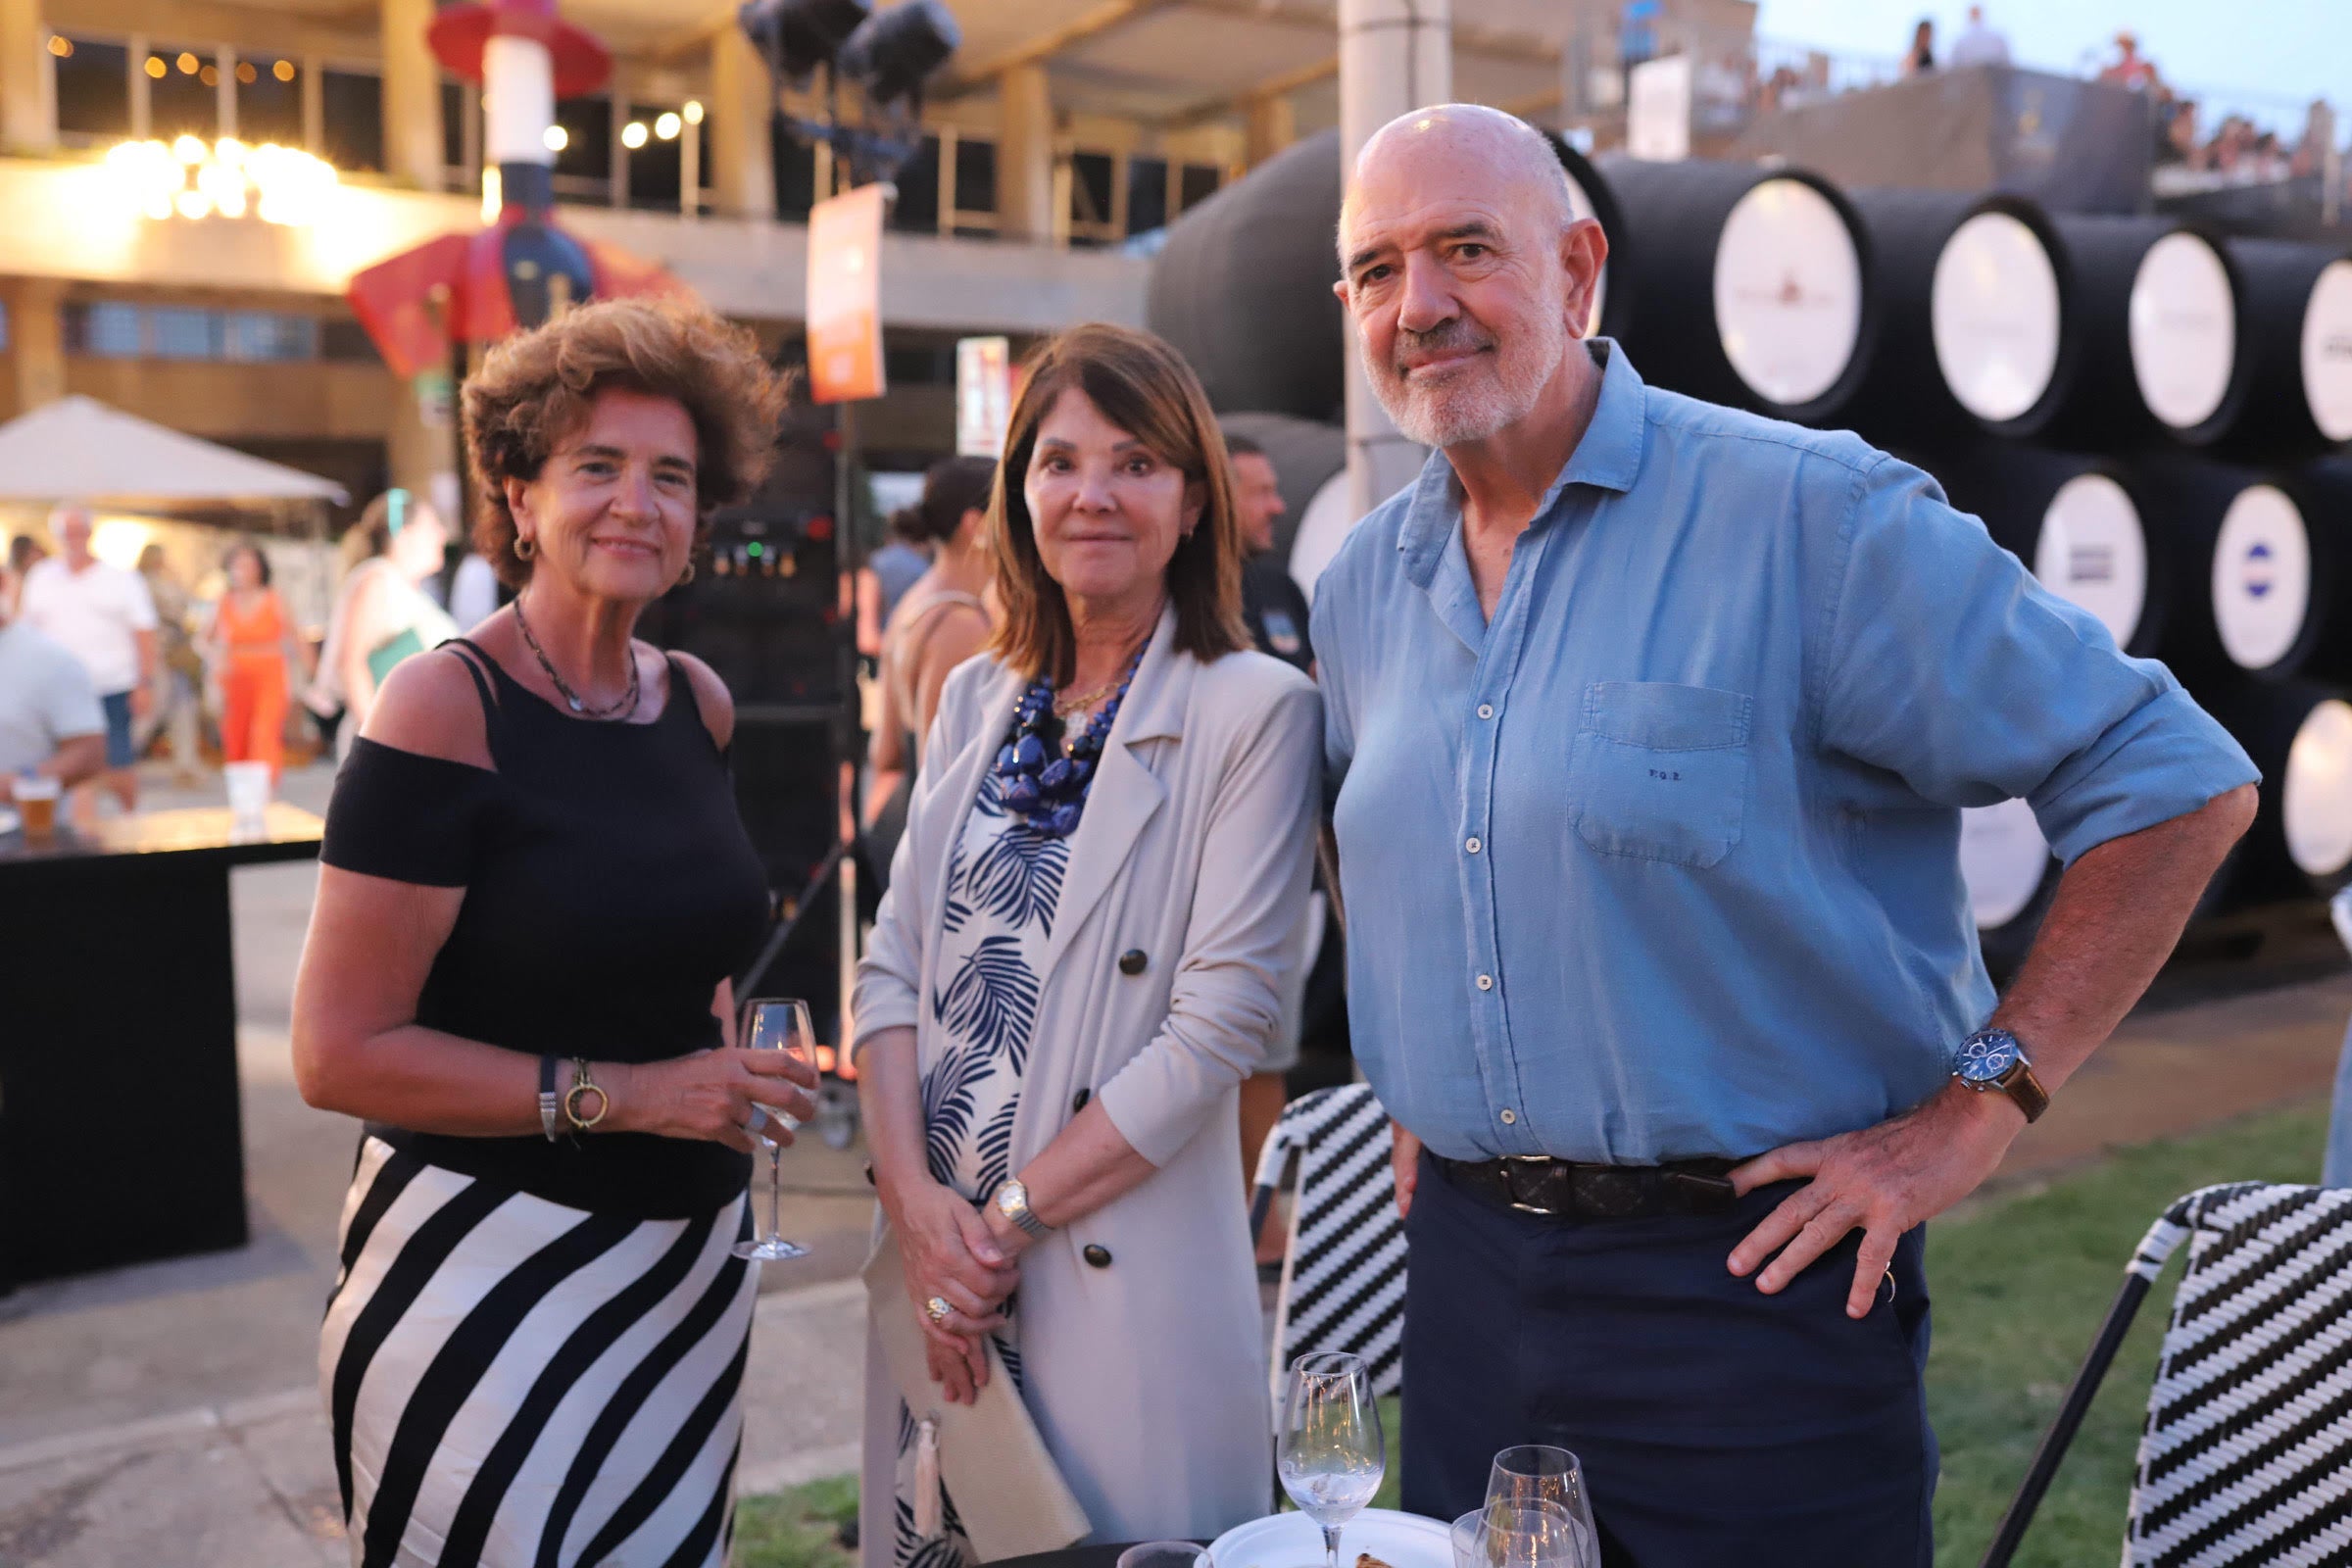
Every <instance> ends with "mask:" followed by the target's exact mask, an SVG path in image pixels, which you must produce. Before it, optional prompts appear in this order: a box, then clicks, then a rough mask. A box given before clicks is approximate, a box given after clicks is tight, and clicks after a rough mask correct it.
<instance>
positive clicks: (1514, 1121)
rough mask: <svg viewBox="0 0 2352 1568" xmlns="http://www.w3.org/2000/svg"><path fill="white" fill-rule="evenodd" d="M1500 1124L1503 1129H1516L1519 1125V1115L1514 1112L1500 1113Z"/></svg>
mask: <svg viewBox="0 0 2352 1568" xmlns="http://www.w3.org/2000/svg"><path fill="white" fill-rule="evenodd" d="M1502 1124H1503V1125H1504V1126H1505V1127H1516V1126H1517V1125H1518V1124H1519V1113H1518V1112H1517V1111H1515V1110H1506V1111H1504V1112H1503V1113H1502Z"/></svg>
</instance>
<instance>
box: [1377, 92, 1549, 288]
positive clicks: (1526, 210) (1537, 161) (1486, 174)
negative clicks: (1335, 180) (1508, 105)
mask: <svg viewBox="0 0 2352 1568" xmlns="http://www.w3.org/2000/svg"><path fill="white" fill-rule="evenodd" d="M1421 172H1438V173H1441V175H1442V177H1445V178H1446V180H1447V181H1448V182H1449V183H1451V184H1453V185H1454V187H1455V188H1456V189H1457V190H1465V191H1469V190H1475V189H1477V188H1478V187H1480V186H1490V187H1492V188H1493V191H1494V195H1495V197H1496V198H1498V205H1503V206H1505V207H1507V208H1509V209H1510V210H1512V211H1513V212H1514V213H1517V214H1520V215H1524V216H1527V217H1531V218H1539V219H1540V220H1541V221H1542V222H1543V225H1544V228H1546V229H1548V230H1549V231H1551V232H1552V233H1554V234H1558V233H1564V232H1566V231H1567V228H1568V226H1569V225H1570V224H1571V223H1573V222H1575V221H1576V198H1575V196H1574V194H1573V192H1572V190H1571V188H1570V186H1569V183H1568V171H1567V170H1565V169H1564V168H1562V167H1561V166H1560V159H1559V154H1557V153H1556V152H1554V151H1553V150H1552V146H1551V143H1550V141H1549V140H1547V139H1546V138H1545V137H1544V133H1543V132H1542V131H1540V130H1538V129H1537V128H1536V127H1535V126H1533V125H1531V124H1529V123H1527V122H1526V121H1524V120H1521V119H1520V118H1519V117H1518V116H1517V115H1506V114H1504V113H1503V112H1502V111H1501V110H1499V109H1490V108H1488V107H1487V106H1486V105H1484V104H1437V105H1434V106H1433V107H1431V108H1427V109H1416V110H1413V111H1412V112H1411V113H1410V114H1404V115H1399V116H1397V118H1396V119H1395V120H1392V121H1390V122H1389V123H1387V124H1385V125H1383V126H1381V127H1380V129H1378V130H1376V131H1374V132H1373V133H1372V138H1371V140H1369V141H1367V142H1365V143H1364V145H1363V147H1362V149H1361V150H1360V151H1358V152H1357V153H1356V155H1355V168H1354V169H1353V170H1351V171H1350V172H1349V173H1348V194H1347V198H1346V199H1345V200H1344V201H1343V202H1342V203H1341V204H1340V259H1341V261H1342V262H1345V261H1346V260H1347V259H1348V231H1349V229H1350V227H1351V226H1352V220H1353V218H1354V216H1355V212H1356V207H1357V196H1358V193H1359V192H1360V191H1361V190H1363V189H1364V188H1365V186H1366V185H1367V183H1370V182H1378V181H1382V180H1384V179H1389V178H1393V177H1395V176H1397V175H1399V174H1402V175H1406V176H1408V177H1409V176H1411V175H1413V174H1417V173H1421Z"/></svg>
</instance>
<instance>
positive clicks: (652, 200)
mask: <svg viewBox="0 0 2352 1568" xmlns="http://www.w3.org/2000/svg"><path fill="white" fill-rule="evenodd" d="M629 123H631V124H638V125H643V126H644V127H645V141H644V143H643V144H642V145H640V146H636V147H631V146H630V145H629V141H630V139H631V133H630V131H629V129H628V127H627V125H623V126H622V127H621V144H620V146H621V151H620V156H621V158H622V160H623V161H624V162H625V164H626V166H627V168H628V173H629V205H630V206H631V207H644V208H653V209H656V210H662V209H666V210H667V211H669V212H673V213H674V212H676V211H677V210H678V193H679V191H680V190H681V188H682V186H681V184H680V181H681V179H682V178H683V177H684V171H685V163H684V160H683V159H681V158H680V156H679V152H678V136H679V133H680V130H681V128H682V126H683V122H682V121H680V120H679V118H678V112H677V108H676V106H674V105H664V104H631V105H629ZM662 125H667V126H668V127H669V134H668V135H667V136H663V135H662V134H661V130H660V127H661V126H662Z"/></svg>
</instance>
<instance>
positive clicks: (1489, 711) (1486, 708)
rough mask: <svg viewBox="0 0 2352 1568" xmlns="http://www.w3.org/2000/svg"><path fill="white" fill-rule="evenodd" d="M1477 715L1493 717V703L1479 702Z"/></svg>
mask: <svg viewBox="0 0 2352 1568" xmlns="http://www.w3.org/2000/svg"><path fill="white" fill-rule="evenodd" d="M1478 716H1479V717H1481V718H1493V717H1494V716H1495V705H1494V704H1493V703H1481V704H1479V705H1478Z"/></svg>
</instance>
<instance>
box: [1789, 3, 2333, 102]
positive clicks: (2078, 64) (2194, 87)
mask: <svg viewBox="0 0 2352 1568" xmlns="http://www.w3.org/2000/svg"><path fill="white" fill-rule="evenodd" d="M1967 13H1968V5H1967V3H1966V0H1762V4H1761V7H1760V8H1759V11H1758V15H1757V19H1756V31H1757V32H1758V33H1760V34H1761V35H1762V36H1764V37H1766V38H1769V39H1772V40H1774V41H1775V42H1789V43H1805V44H1810V45H1813V46H1815V47H1817V48H1822V49H1828V50H1831V51H1834V52H1838V53H1846V54H1857V55H1874V56H1881V57H1885V58H1888V59H1891V58H1894V57H1896V56H1899V55H1900V54H1901V53H1902V52H1903V50H1904V48H1905V47H1906V46H1907V45H1908V44H1909V43H1910V39H1911V29H1912V27H1913V26H1914V25H1916V24H1917V23H1918V21H1919V19H1920V18H1922V17H1932V18H1934V19H1935V21H1936V39H1937V43H1938V53H1940V52H1941V50H1942V49H1944V48H1948V47H1949V46H1950V43H1951V40H1952V39H1954V38H1956V37H1957V36H1959V33H1960V29H1961V26H1962V25H1963V24H1964V22H1965V20H1966V17H1967ZM1985 15H1986V17H1987V19H1988V20H1990V21H1991V22H1992V24H1993V25H1995V26H1997V27H1999V28H2001V29H2002V30H2003V31H2005V32H2007V33H2008V34H2009V44H2010V48H2011V50H2012V51H2013V53H2014V55H2015V57H2016V59H2017V62H2018V63H2019V64H2020V65H2027V66H2034V67H2037V68H2040V69H2042V70H2047V71H2059V72H2066V73H2078V72H2081V71H2083V70H2084V69H2086V67H2087V65H2088V63H2089V62H2091V61H2092V60H2094V59H2096V60H2105V59H2106V58H2108V57H2109V56H2110V55H2111V54H2112V53H2113V43H2114V38H2115V35H2116V33H2117V32H2118V31H2119V30H2122V29H2124V28H2130V29H2131V31H2133V32H2136V33H2137V34H2138V35H2139V47H2140V53H2142V54H2143V55H2146V56H2147V57H2148V58H2149V59H2151V60H2153V61H2154V62H2155V63H2156V68H2157V69H2158V70H2159V71H2161V72H2163V73H2164V75H2165V78H2166V79H2167V80H2168V81H2172V82H2175V83H2177V84H2178V85H2179V86H2180V88H2182V89H2183V90H2185V91H2187V92H2188V94H2189V95H2190V96H2192V97H2201V98H2208V99H2214V100H2218V99H2228V100H2230V101H2231V106H2232V107H2235V108H2239V109H2243V110H2247V111H2249V112H2254V113H2256V116H2257V118H2258V119H2261V120H2263V121H2264V122H2266V123H2283V122H2285V121H2287V120H2289V119H2290V118H2291V120H2292V121H2293V122H2294V123H2295V125H2296V126H2297V127H2299V126H2300V125H2301V123H2302V114H2301V110H2300V108H2299V107H2297V106H2299V105H2302V104H2305V103H2308V102H2310V100H2311V99H2313V98H2315V97H2326V98H2327V99H2328V100H2329V101H2330V102H2332V103H2333V104H2334V105H2335V108H2336V116H2337V123H2339V124H2342V123H2344V121H2345V119H2346V118H2347V113H2348V112H2352V0H1985ZM2266 111H2267V112H2266ZM2204 118H2205V119H2206V121H2207V123H2211V121H2212V119H2213V118H2214V117H2213V116H2211V115H2210V114H2208V115H2207V116H2205V117H2204Z"/></svg>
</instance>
